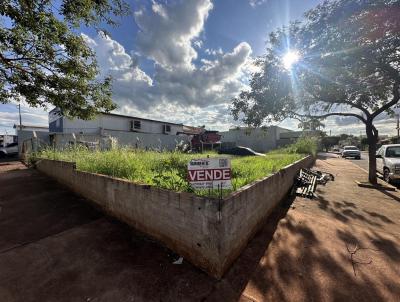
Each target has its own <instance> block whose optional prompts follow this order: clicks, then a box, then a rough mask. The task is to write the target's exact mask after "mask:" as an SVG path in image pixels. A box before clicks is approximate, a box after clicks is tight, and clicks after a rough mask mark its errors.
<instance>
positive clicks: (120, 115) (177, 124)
mask: <svg viewBox="0 0 400 302" xmlns="http://www.w3.org/2000/svg"><path fill="white" fill-rule="evenodd" d="M56 110H59V109H58V108H57V107H56V108H53V109H52V110H50V112H49V113H51V112H53V111H56ZM100 114H104V115H111V116H118V117H125V118H130V119H136V120H142V121H150V122H157V123H162V124H169V125H176V126H183V124H182V123H171V122H164V121H159V120H153V119H148V118H143V117H137V116H131V115H123V114H118V113H111V112H100Z"/></svg>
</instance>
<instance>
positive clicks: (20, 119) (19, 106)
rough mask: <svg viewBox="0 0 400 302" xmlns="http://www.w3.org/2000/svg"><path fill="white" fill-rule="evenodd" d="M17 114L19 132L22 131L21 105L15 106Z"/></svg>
mask: <svg viewBox="0 0 400 302" xmlns="http://www.w3.org/2000/svg"><path fill="white" fill-rule="evenodd" d="M17 107H18V113H19V130H22V117H21V104H18V105H17Z"/></svg>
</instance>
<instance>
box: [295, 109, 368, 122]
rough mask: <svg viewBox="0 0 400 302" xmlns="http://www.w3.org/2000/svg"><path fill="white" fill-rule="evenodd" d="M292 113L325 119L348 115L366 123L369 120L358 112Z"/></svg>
mask: <svg viewBox="0 0 400 302" xmlns="http://www.w3.org/2000/svg"><path fill="white" fill-rule="evenodd" d="M292 114H294V115H297V116H301V117H306V118H314V119H325V118H327V117H330V116H347V117H355V118H358V119H359V120H360V121H362V122H363V123H364V124H366V123H367V120H366V119H365V118H364V117H363V116H361V115H358V114H356V113H344V112H331V113H327V114H323V115H310V114H307V115H302V114H298V113H295V112H292Z"/></svg>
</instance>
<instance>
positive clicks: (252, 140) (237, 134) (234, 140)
mask: <svg viewBox="0 0 400 302" xmlns="http://www.w3.org/2000/svg"><path fill="white" fill-rule="evenodd" d="M219 134H221V135H222V137H221V142H222V143H223V144H226V145H236V146H243V147H248V148H251V149H253V150H254V151H257V152H267V151H269V150H273V149H276V148H279V147H282V146H285V145H288V144H291V143H293V142H295V141H296V139H298V138H299V137H300V136H301V135H302V134H303V132H302V131H292V130H289V129H285V128H281V127H278V126H270V127H261V128H246V127H241V128H240V127H238V128H235V129H230V130H229V131H225V132H220V133H219Z"/></svg>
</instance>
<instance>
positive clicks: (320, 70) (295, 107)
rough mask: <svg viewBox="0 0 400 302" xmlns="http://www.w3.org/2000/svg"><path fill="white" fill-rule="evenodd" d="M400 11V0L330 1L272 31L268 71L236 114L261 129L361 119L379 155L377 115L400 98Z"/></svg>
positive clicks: (236, 103) (256, 78)
mask: <svg viewBox="0 0 400 302" xmlns="http://www.w3.org/2000/svg"><path fill="white" fill-rule="evenodd" d="M399 16H400V0H374V1H372V0H357V1H354V0H336V1H325V2H323V3H322V4H320V5H318V6H317V7H315V8H314V9H312V10H310V11H308V12H307V13H306V14H305V19H304V21H302V22H293V23H291V24H290V25H289V26H287V27H283V28H280V29H278V30H277V31H275V32H273V33H271V34H270V36H269V42H268V45H267V49H266V53H265V55H264V56H262V57H260V58H259V60H258V64H259V66H260V67H261V72H258V73H256V74H254V75H253V77H252V79H251V82H250V90H248V91H242V92H241V94H240V95H239V96H238V97H237V98H234V99H233V106H232V113H233V115H234V117H235V118H236V119H242V120H243V121H244V122H245V123H247V124H251V125H254V126H259V125H261V124H263V123H265V122H267V123H268V122H271V121H281V120H284V119H286V118H290V117H295V118H326V117H329V116H344V117H353V118H356V119H358V120H360V121H362V122H363V123H364V124H365V125H366V133H367V136H368V138H369V140H370V147H371V145H372V147H371V148H370V157H371V155H372V153H375V152H374V150H373V149H374V148H376V141H377V139H378V130H377V129H376V127H375V126H374V125H373V120H374V119H375V118H376V117H377V116H378V115H380V114H382V113H384V112H387V113H389V114H390V113H392V109H393V106H394V105H396V104H397V103H398V102H399V86H400V73H399V71H400V18H399ZM288 54H291V56H290V57H289V58H290V59H291V61H289V63H291V64H289V65H288V64H287V62H288V60H285V59H286V57H287V56H288ZM285 56H286V57H285ZM374 156H375V155H373V159H372V160H373V161H374V160H375V157H374ZM370 168H371V166H370ZM372 168H373V167H372ZM371 173H372V174H373V173H374V171H372V172H371ZM370 176H371V175H370ZM375 178H376V177H375ZM370 180H372V181H373V179H371V177H370Z"/></svg>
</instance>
